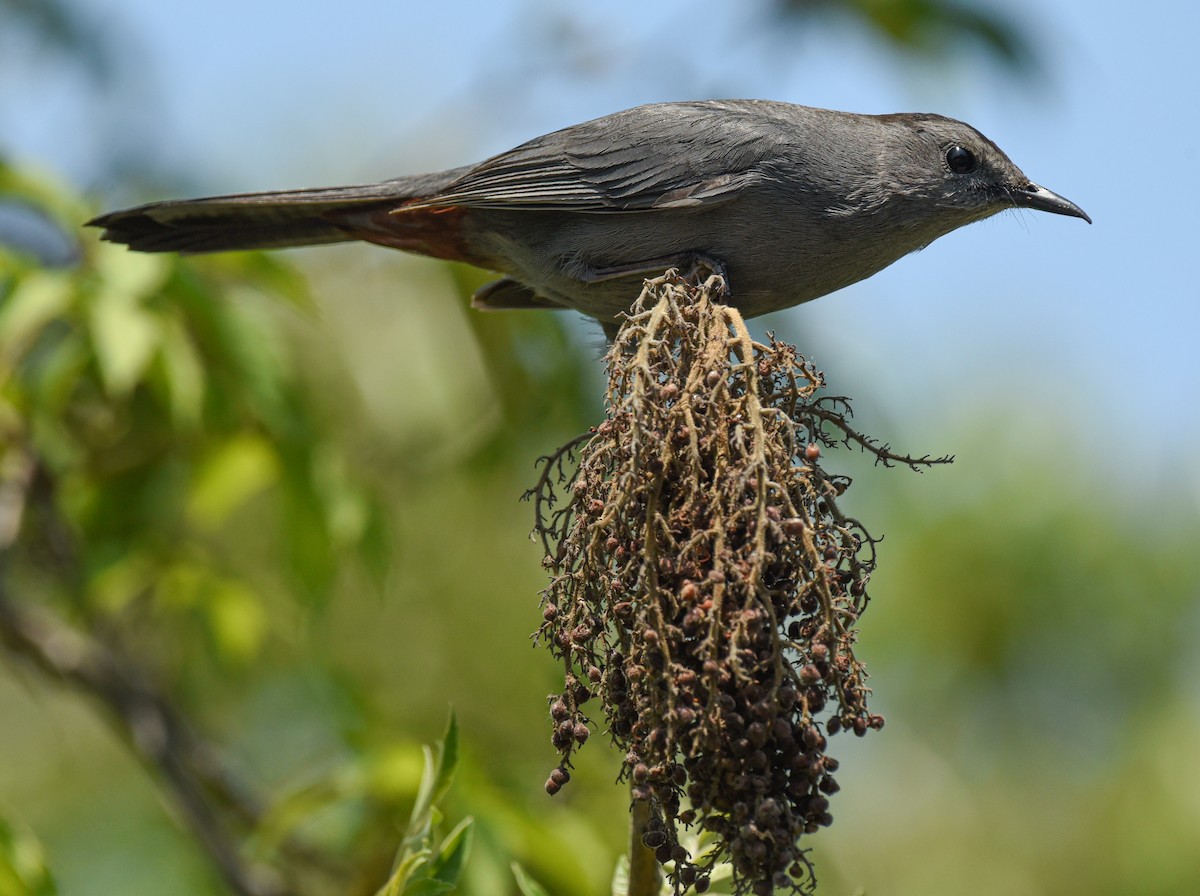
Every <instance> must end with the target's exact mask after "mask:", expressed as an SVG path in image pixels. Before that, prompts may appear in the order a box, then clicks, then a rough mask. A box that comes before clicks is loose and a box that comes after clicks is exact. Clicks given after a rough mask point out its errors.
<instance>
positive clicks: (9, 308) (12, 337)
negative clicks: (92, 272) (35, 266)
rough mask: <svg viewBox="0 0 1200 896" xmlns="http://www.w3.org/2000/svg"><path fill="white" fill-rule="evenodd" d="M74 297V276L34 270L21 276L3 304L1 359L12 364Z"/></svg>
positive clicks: (0, 343) (0, 310)
mask: <svg viewBox="0 0 1200 896" xmlns="http://www.w3.org/2000/svg"><path fill="white" fill-rule="evenodd" d="M72 299H73V285H72V283H71V280H70V278H68V277H66V276H64V275H62V274H61V273H57V272H49V271H34V272H32V273H30V274H29V275H27V276H25V277H22V278H20V279H19V280H18V281H17V283H16V286H15V287H14V288H13V290H12V292H11V293H10V294H9V295H8V296H6V297H4V302H3V304H2V305H0V359H2V363H3V365H4V366H5V367H8V366H10V365H12V364H13V363H15V362H16V360H17V359H18V358H19V357H20V356H21V355H22V354H23V353H24V352H25V351H26V350H27V349H28V345H29V343H30V342H31V341H32V340H33V339H34V338H35V337H36V335H37V332H38V331H39V330H41V329H42V328H43V327H44V326H46V324H48V323H49V322H50V321H51V320H53V319H54V318H56V317H58V316H59V315H60V314H62V313H63V312H64V311H66V309H67V308H69V307H70V306H71V302H72ZM0 372H2V371H0Z"/></svg>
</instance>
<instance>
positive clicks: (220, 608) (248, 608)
mask: <svg viewBox="0 0 1200 896" xmlns="http://www.w3.org/2000/svg"><path fill="white" fill-rule="evenodd" d="M205 609H206V611H207V613H208V619H209V626H210V627H211V629H212V635H213V642H214V643H215V645H216V648H217V651H218V653H220V654H221V655H222V656H223V657H225V658H226V659H228V660H231V661H233V662H242V663H244V662H247V661H249V660H251V659H253V658H254V657H255V656H257V655H258V651H259V649H260V648H261V647H262V643H263V640H264V639H265V638H266V635H267V613H266V610H265V609H263V605H262V602H261V601H260V600H259V597H258V594H257V593H256V592H255V591H254V590H253V589H252V588H250V587H249V586H247V585H244V584H243V583H241V582H239V581H236V580H234V579H216V580H214V581H212V582H211V583H210V586H209V590H208V593H207V594H206V595H205Z"/></svg>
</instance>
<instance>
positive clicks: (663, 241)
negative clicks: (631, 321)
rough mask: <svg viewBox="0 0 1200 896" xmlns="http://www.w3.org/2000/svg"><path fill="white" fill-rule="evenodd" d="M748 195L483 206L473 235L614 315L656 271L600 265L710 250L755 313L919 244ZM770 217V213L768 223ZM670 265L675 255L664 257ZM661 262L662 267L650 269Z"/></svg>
mask: <svg viewBox="0 0 1200 896" xmlns="http://www.w3.org/2000/svg"><path fill="white" fill-rule="evenodd" d="M790 211H791V213H790V214H787V213H785V214H778V213H777V212H776V210H775V209H774V208H764V207H763V206H762V204H761V203H758V202H754V201H751V200H750V199H749V198H747V197H742V198H739V199H737V200H734V201H733V202H730V203H727V204H725V205H721V206H717V207H714V208H711V209H706V210H703V211H691V212H689V211H667V210H656V211H639V212H626V213H612V212H605V213H594V214H583V213H563V212H546V211H520V212H513V211H499V210H490V209H487V210H485V209H478V210H475V211H474V212H473V214H472V221H473V224H474V227H473V228H472V229H473V231H474V233H473V238H474V240H478V241H479V242H480V243H481V244H483V245H486V247H487V254H488V255H490V256H491V257H493V258H495V259H496V261H497V265H498V266H500V267H501V269H502V270H503V271H504V273H506V274H509V275H510V276H512V277H514V278H515V279H517V280H520V281H521V282H522V283H525V284H526V285H528V286H530V287H531V288H533V289H534V290H535V291H536V292H538V293H539V294H540V295H543V296H545V297H547V298H549V299H551V300H553V301H555V302H557V303H559V304H562V305H565V306H568V307H571V308H575V309H576V310H578V311H581V312H583V313H584V314H587V315H589V316H591V317H595V318H599V319H601V320H611V319H612V318H614V317H615V316H616V315H618V314H619V313H621V312H624V311H627V310H628V309H629V306H630V305H631V304H632V302H633V301H634V299H636V298H637V296H638V294H639V292H640V291H641V281H642V280H643V279H644V278H645V277H647V276H653V275H654V274H653V273H651V272H650V271H648V272H647V273H638V274H632V275H630V276H627V277H621V278H615V279H604V280H600V281H595V280H594V279H593V275H594V273H595V272H596V271H600V270H610V269H613V268H626V267H637V266H639V265H642V263H644V262H648V261H650V260H653V259H661V258H664V257H667V258H677V259H678V260H679V261H680V262H682V261H683V260H684V259H685V258H686V256H687V255H689V254H692V253H702V254H704V255H706V256H708V257H710V258H713V259H715V260H717V261H720V262H722V263H723V264H724V265H725V267H726V270H727V271H728V273H729V281H730V282H729V286H730V294H731V295H730V298H731V301H732V303H733V304H734V305H735V306H736V307H737V308H738V309H739V310H740V311H741V312H742V313H743V314H744V315H746V316H747V317H753V316H755V315H759V314H765V313H767V312H768V311H775V310H778V309H781V308H788V307H791V306H793V305H799V304H800V303H802V302H807V301H810V300H811V299H815V298H817V297H818V296H823V295H826V294H827V293H830V292H833V291H834V290H837V289H841V288H842V287H843V286H847V285H849V284H851V283H854V282H856V281H858V280H861V279H863V278H864V277H869V276H870V275H871V274H874V273H875V272H877V271H879V270H880V269H882V268H884V267H886V266H887V265H889V264H891V263H892V262H893V261H895V260H896V259H897V258H899V257H900V256H902V255H904V254H906V253H907V252H910V251H912V250H913V249H915V248H918V246H919V245H921V244H922V243H921V241H920V240H913V241H911V244H908V243H907V242H905V243H900V244H898V243H897V241H896V240H895V232H894V231H892V232H891V234H890V238H889V239H888V240H886V241H885V240H883V239H874V238H873V237H872V234H871V233H870V231H869V230H868V231H867V232H866V233H864V232H863V228H862V227H861V226H860V227H858V228H857V229H856V234H855V236H856V239H855V240H854V241H853V245H851V240H850V239H849V236H850V235H849V234H848V233H845V232H843V231H844V225H843V224H842V222H841V221H839V220H837V219H834V220H830V219H829V218H828V216H826V215H821V220H819V221H818V220H816V216H814V215H813V214H812V213H811V212H808V213H806V210H804V209H792V210H790ZM764 222H770V224H769V226H764ZM664 267H666V265H664ZM651 270H653V269H651Z"/></svg>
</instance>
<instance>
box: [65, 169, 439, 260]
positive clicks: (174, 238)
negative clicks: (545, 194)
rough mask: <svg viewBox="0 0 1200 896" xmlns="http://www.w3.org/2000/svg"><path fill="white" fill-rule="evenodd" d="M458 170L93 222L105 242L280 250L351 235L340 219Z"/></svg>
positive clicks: (142, 248) (150, 209) (160, 207)
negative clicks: (340, 223) (101, 229)
mask: <svg viewBox="0 0 1200 896" xmlns="http://www.w3.org/2000/svg"><path fill="white" fill-rule="evenodd" d="M458 173H459V172H457V171H449V172H444V173H442V174H437V175H419V176H415V177H407V178H399V179H397V180H390V181H384V182H383V183H379V184H368V185H364V186H353V187H329V188H325V189H313V190H285V191H282V192H274V193H242V194H237V195H232V196H210V197H207V198H204V199H181V200H173V201H169V202H152V203H150V204H148V205H140V206H137V207H136V208H130V209H124V210H123V211H116V212H109V213H108V214H105V215H100V216H99V217H97V218H93V219H92V220H91V221H88V222H87V223H88V226H90V227H101V228H103V229H104V232H103V233H102V234H101V235H100V238H101V239H103V240H108V241H109V242H113V243H122V244H124V245H126V246H128V247H129V248H130V249H136V250H138V251H139V252H186V253H193V252H225V251H229V250H235V249H280V248H284V247H288V246H315V245H321V244H324V243H341V242H346V241H348V240H353V239H356V238H359V237H356V236H355V235H354V234H352V233H350V232H347V230H346V229H345V228H344V226H341V225H339V223H338V220H339V219H343V220H344V216H345V215H346V213H354V212H359V211H363V212H370V211H373V210H375V209H376V208H381V209H382V208H387V207H392V206H395V205H396V204H398V203H402V202H405V201H407V200H410V199H413V198H416V197H421V196H429V195H431V194H432V193H436V192H437V190H438V188H439V187H441V186H442V185H443V184H444V183H447V182H449V181H450V180H453V176H454V175H456V174H458Z"/></svg>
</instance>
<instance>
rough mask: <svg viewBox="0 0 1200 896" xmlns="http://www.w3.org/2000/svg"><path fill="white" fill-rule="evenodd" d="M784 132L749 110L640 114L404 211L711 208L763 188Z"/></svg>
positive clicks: (513, 159)
mask: <svg viewBox="0 0 1200 896" xmlns="http://www.w3.org/2000/svg"><path fill="white" fill-rule="evenodd" d="M781 129H782V126H781V123H780V122H778V121H777V120H775V119H774V118H772V117H771V116H767V115H764V114H762V112H760V111H759V110H758V108H757V106H756V105H755V104H752V103H742V102H727V103H716V102H699V103H664V104H658V105H651V106H639V107H638V108H636V109H630V110H627V111H625V112H619V113H617V114H615V115H609V116H607V117H605V118H599V119H596V120H594V121H589V122H585V123H583V124H579V125H575V126H574V127H570V128H566V129H564V130H561V131H555V132H554V133H552V134H547V135H546V136H544V137H539V138H537V139H536V140H531V141H530V142H528V143H526V144H524V145H522V146H518V147H517V148H516V149H514V150H511V151H509V152H506V153H502V154H501V155H498V156H495V157H493V158H491V159H488V160H487V161H485V162H482V163H480V164H479V165H477V166H475V167H474V168H472V169H471V170H470V171H468V172H467V173H466V174H464V175H463V176H462V177H460V178H459V179H458V180H456V181H454V182H453V183H451V184H448V185H447V186H446V188H445V189H444V190H443V191H441V192H439V193H437V194H435V195H433V196H429V197H425V198H423V199H420V200H417V201H416V202H415V203H413V204H411V205H406V206H405V207H406V208H413V207H417V208H420V207H426V208H437V207H447V206H467V207H474V208H498V209H510V210H538V209H540V210H549V211H578V212H633V211H646V210H650V209H686V208H699V207H706V206H712V205H717V204H720V203H723V202H728V201H729V200H730V199H732V198H734V197H735V196H736V195H738V193H739V192H741V191H742V190H744V189H745V188H746V187H748V186H750V185H752V184H754V183H756V182H758V181H760V180H761V179H762V177H763V172H762V169H761V167H760V163H761V162H762V160H763V159H764V157H766V156H768V155H769V153H770V151H771V149H772V147H773V146H774V145H775V144H776V142H777V140H778V139H780V138H781V137H782V133H781ZM402 210H403V209H397V211H398V212H399V211H402Z"/></svg>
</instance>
